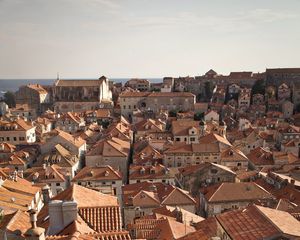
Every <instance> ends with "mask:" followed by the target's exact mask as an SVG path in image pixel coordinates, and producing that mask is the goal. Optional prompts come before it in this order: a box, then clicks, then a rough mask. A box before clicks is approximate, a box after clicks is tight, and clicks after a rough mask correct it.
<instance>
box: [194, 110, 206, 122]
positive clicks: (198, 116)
mask: <svg viewBox="0 0 300 240" xmlns="http://www.w3.org/2000/svg"><path fill="white" fill-rule="evenodd" d="M203 118H204V113H200V112H197V113H195V114H194V120H195V121H200V120H202V119H203Z"/></svg>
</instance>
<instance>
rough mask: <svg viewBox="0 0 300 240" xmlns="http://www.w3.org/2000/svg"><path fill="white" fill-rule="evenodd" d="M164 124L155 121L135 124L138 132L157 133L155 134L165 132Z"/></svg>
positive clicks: (143, 121) (148, 120)
mask: <svg viewBox="0 0 300 240" xmlns="http://www.w3.org/2000/svg"><path fill="white" fill-rule="evenodd" d="M163 125H164V123H163V122H161V121H160V120H155V119H151V118H148V119H143V120H142V121H140V122H138V123H136V124H135V126H134V127H135V129H136V131H151V132H152V131H155V132H163V129H164V126H163Z"/></svg>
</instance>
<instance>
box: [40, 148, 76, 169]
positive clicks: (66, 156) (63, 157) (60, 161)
mask: <svg viewBox="0 0 300 240" xmlns="http://www.w3.org/2000/svg"><path fill="white" fill-rule="evenodd" d="M40 159H42V161H43V163H46V164H48V163H49V164H53V163H55V164H57V165H58V166H60V167H72V166H74V165H75V164H76V163H77V162H78V161H79V159H78V157H77V156H76V155H74V154H72V153H71V152H70V151H69V150H67V149H65V148H64V147H63V146H62V145H60V144H56V145H55V146H54V149H53V150H52V152H49V153H46V154H43V155H41V156H40Z"/></svg>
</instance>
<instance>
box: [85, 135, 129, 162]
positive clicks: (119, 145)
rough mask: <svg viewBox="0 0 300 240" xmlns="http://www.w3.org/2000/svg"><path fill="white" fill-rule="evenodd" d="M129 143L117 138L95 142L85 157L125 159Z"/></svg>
mask: <svg viewBox="0 0 300 240" xmlns="http://www.w3.org/2000/svg"><path fill="white" fill-rule="evenodd" d="M129 150H130V143H129V142H127V141H123V140H121V139H119V138H115V137H112V138H111V139H104V140H100V141H99V142H97V143H96V144H95V145H94V146H93V147H92V148H91V150H90V151H89V152H88V153H87V154H86V155H87V156H95V155H102V156H107V157H112V156H113V157H126V156H128V154H129Z"/></svg>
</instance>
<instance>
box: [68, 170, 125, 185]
mask: <svg viewBox="0 0 300 240" xmlns="http://www.w3.org/2000/svg"><path fill="white" fill-rule="evenodd" d="M101 180H103V181H105V180H122V175H121V173H120V172H118V171H116V170H114V169H113V168H112V167H111V166H102V167H88V166H86V167H84V168H83V169H81V170H80V171H79V172H78V173H77V174H76V176H75V177H74V178H73V179H72V182H77V181H101Z"/></svg>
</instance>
